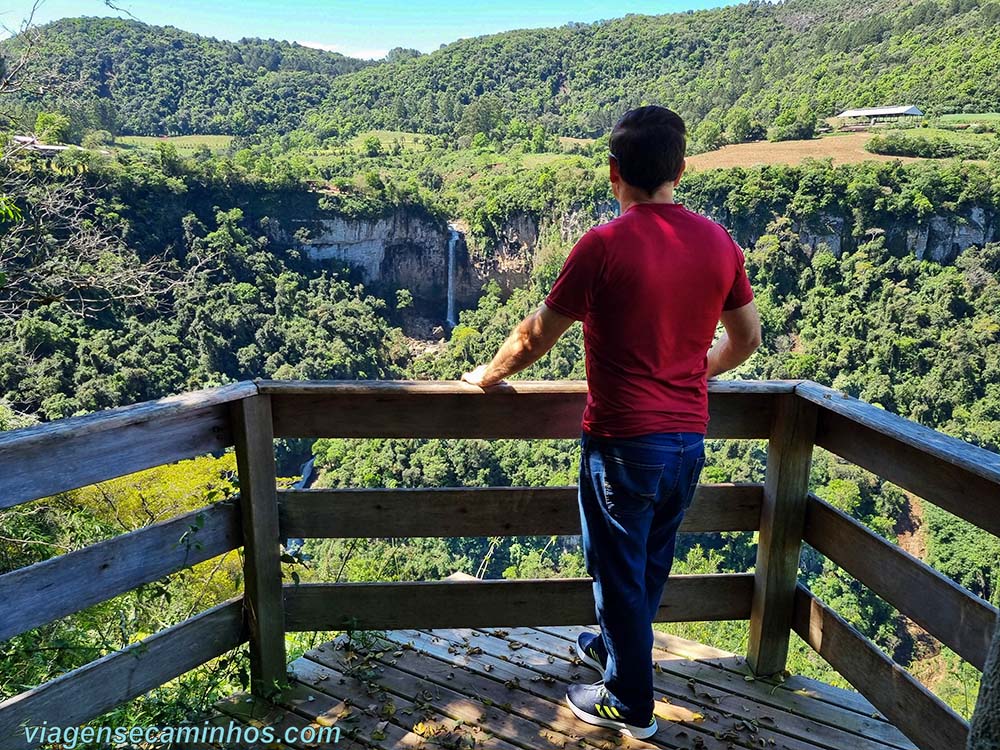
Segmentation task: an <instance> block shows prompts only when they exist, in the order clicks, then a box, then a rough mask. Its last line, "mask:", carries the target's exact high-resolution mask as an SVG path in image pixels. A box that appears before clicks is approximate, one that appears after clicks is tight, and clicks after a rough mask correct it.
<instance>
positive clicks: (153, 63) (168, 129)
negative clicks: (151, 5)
mask: <svg viewBox="0 0 1000 750" xmlns="http://www.w3.org/2000/svg"><path fill="white" fill-rule="evenodd" d="M36 33H37V35H38V41H37V45H38V46H37V53H36V57H35V60H34V65H35V67H36V70H38V71H44V76H45V77H49V78H51V77H55V78H57V79H59V80H61V81H65V82H68V83H69V84H70V86H71V88H70V95H69V96H68V97H67V98H66V99H63V100H61V101H59V102H52V101H51V100H49V99H45V100H44V101H41V102H39V101H35V100H32V99H31V98H27V97H26V100H25V101H24V104H25V105H26V106H27V107H28V109H29V110H31V109H37V108H39V107H42V106H45V107H52V106H53V105H54V104H56V105H59V106H60V107H61V108H65V109H69V110H70V111H72V112H73V113H74V114H76V115H77V117H75V118H74V119H83V120H89V124H90V126H91V127H95V128H102V129H105V130H110V131H112V132H115V133H122V134H135V135H163V134H188V133H222V134H232V135H240V134H246V133H251V132H255V131H257V130H259V129H261V128H267V127H272V128H274V129H276V130H280V131H285V130H289V129H291V128H293V127H296V126H297V125H298V124H299V123H300V122H301V119H302V117H303V116H304V115H305V113H306V112H308V111H309V110H310V109H312V108H314V107H315V106H316V105H318V104H319V103H320V101H321V100H322V98H323V95H324V93H325V91H326V89H327V88H328V87H329V84H330V81H331V80H332V79H333V78H334V77H336V76H339V75H341V74H344V73H350V72H352V71H356V70H359V69H361V68H364V67H368V66H370V65H373V63H372V62H370V61H366V60H356V59H354V58H350V57H345V56H344V55H341V54H338V53H335V52H327V51H324V50H318V49H311V48H308V47H303V46H301V45H298V44H295V43H289V42H283V41H275V40H273V39H242V40H240V41H239V42H228V41H220V40H218V39H213V38H208V37H203V36H198V35H197V34H191V33H188V32H186V31H181V30H179V29H176V28H173V27H169V26H166V27H163V26H149V25H146V24H144V23H140V22H138V21H131V20H123V19H117V18H68V19H63V20H60V21H55V22H53V23H50V24H47V25H45V26H42V27H40V28H39V29H37V32H36ZM21 43H23V40H18V39H16V38H15V39H13V40H9V41H7V42H5V43H4V44H3V45H0V55H4V56H14V55H16V54H17V52H18V45H19V44H21Z"/></svg>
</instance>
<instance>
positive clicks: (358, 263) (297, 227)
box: [268, 209, 485, 320]
mask: <svg viewBox="0 0 1000 750" xmlns="http://www.w3.org/2000/svg"><path fill="white" fill-rule="evenodd" d="M268 231H269V234H270V235H271V239H272V240H273V241H275V242H277V243H279V244H283V245H290V246H297V247H299V248H301V249H302V250H303V251H304V253H305V254H306V257H308V258H310V259H312V260H313V261H315V262H316V263H319V264H330V265H346V266H350V267H351V268H352V269H354V270H355V271H357V272H358V273H359V275H360V276H361V278H362V280H363V281H364V282H365V284H366V285H368V286H370V287H371V288H372V289H373V290H375V291H376V292H378V293H381V294H386V295H388V294H390V293H392V292H394V291H395V290H396V289H408V290H409V291H410V293H411V294H413V298H414V305H415V307H416V308H417V310H418V311H419V312H420V313H421V314H422V315H426V316H428V317H430V318H434V319H440V320H444V318H445V313H446V311H447V297H448V238H449V232H448V225H447V224H446V223H445V222H442V221H437V220H435V219H433V218H431V217H429V216H427V215H426V214H422V213H418V212H415V211H408V210H402V209H401V210H398V211H395V212H393V213H392V214H390V215H388V216H384V217H381V218H378V219H347V218H330V219H315V220H292V221H286V222H282V223H279V222H272V223H271V225H269V227H268ZM456 261H457V262H456V274H455V299H456V303H457V305H458V307H459V309H461V308H464V307H469V306H473V305H475V303H476V300H477V299H478V296H479V290H480V288H481V287H482V285H483V283H485V279H484V278H481V277H480V276H481V275H480V274H479V272H478V269H476V268H475V267H474V266H473V265H472V264H471V263H470V262H469V252H468V247H467V245H466V243H465V240H464V237H462V238H460V239H459V241H458V245H457V247H456Z"/></svg>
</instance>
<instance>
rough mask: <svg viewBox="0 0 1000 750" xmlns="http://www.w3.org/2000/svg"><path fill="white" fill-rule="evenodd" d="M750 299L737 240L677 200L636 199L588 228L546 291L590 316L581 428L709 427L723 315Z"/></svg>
mask: <svg viewBox="0 0 1000 750" xmlns="http://www.w3.org/2000/svg"><path fill="white" fill-rule="evenodd" d="M752 299H753V293H752V291H751V289H750V284H749V282H748V281H747V277H746V272H745V270H744V267H743V253H742V252H741V251H740V249H739V247H738V246H737V245H736V244H735V243H734V242H733V240H732V239H731V238H730V236H729V234H728V233H727V232H726V230H725V229H723V228H722V227H721V226H719V225H718V224H716V223H715V222H713V221H711V220H709V219H707V218H705V217H703V216H700V215H698V214H696V213H693V212H692V211H689V210H687V209H686V208H684V207H683V206H681V205H680V204H677V203H637V204H634V205H632V206H631V207H630V208H629V209H628V210H626V211H625V213H623V214H622V215H621V216H620V217H618V218H617V219H615V220H614V221H612V222H610V223H608V224H604V225H602V226H599V227H596V228H594V229H592V230H591V231H590V232H588V233H587V234H586V235H584V237H583V238H581V240H580V241H579V242H578V243H577V244H576V246H575V247H574V248H573V251H572V252H571V253H570V256H569V258H567V260H566V265H565V266H564V268H563V272H562V273H561V274H560V277H559V279H558V280H557V281H556V283H555V285H554V287H553V289H552V292H551V293H550V294H549V296H548V298H547V299H546V301H545V302H546V305H547V306H548V307H550V308H552V309H553V310H555V311H556V312H559V313H561V314H563V315H566V316H568V317H571V318H574V319H577V320H582V321H583V324H584V337H585V343H586V349H587V380H588V383H589V390H590V396H589V398H588V402H587V410H586V412H585V414H584V420H583V428H584V430H585V431H586V432H587V433H589V434H592V435H596V436H601V437H629V436H634V435H643V434H650V433H657V432H702V433H703V432H705V429H706V425H707V421H708V402H707V395H706V379H707V378H706V370H707V365H706V362H707V360H706V353H707V351H708V348H709V346H710V345H711V343H712V338H713V336H714V333H715V329H716V325H717V323H718V321H719V316H720V314H721V313H722V311H723V310H731V309H735V308H738V307H742V306H743V305H746V304H748V303H749V302H750V301H751V300H752Z"/></svg>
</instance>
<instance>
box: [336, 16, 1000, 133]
mask: <svg viewBox="0 0 1000 750" xmlns="http://www.w3.org/2000/svg"><path fill="white" fill-rule="evenodd" d="M998 20H1000V3H997V2H995V0H951V2H945V3H941V2H935V0H921V1H920V2H919V3H917V4H912V3H911V2H908V1H907V0H879V1H878V2H874V3H870V4H864V5H858V4H856V3H851V2H844V0H789V2H785V3H778V4H771V3H761V2H753V3H748V4H743V5H737V6H732V7H726V8H720V9H715V10H707V11H699V12H690V13H683V14H673V15H663V16H634V15H633V16H626V17H625V18H621V19H616V20H611V21H606V22H599V23H595V24H569V25H566V26H562V27H560V28H554V29H541V30H530V31H513V32H508V33H504V34H497V35H493V36H485V37H479V38H475V39H465V40H461V41H458V42H456V43H454V44H451V45H449V46H447V47H445V48H443V49H441V50H439V51H436V52H434V53H433V54H430V55H426V56H423V57H419V58H416V59H410V60H404V61H401V62H399V63H398V64H396V65H393V66H383V67H377V68H372V69H368V70H363V71H360V72H358V73H355V74H352V75H350V76H345V77H343V78H340V79H338V80H337V81H335V83H334V85H333V86H332V88H331V90H330V95H329V96H328V97H327V102H326V104H325V105H324V112H326V113H328V114H329V115H330V116H331V117H332V118H333V119H335V120H336V119H340V118H344V117H347V118H350V119H353V120H354V121H357V122H360V123H362V124H363V125H364V126H371V127H382V128H395V129H403V130H418V131H423V132H428V131H430V132H455V131H457V132H459V133H467V134H473V133H475V132H477V131H484V132H487V134H489V130H490V129H491V128H492V127H496V126H497V125H498V124H499V123H501V122H505V121H506V120H508V119H510V118H511V117H514V118H520V119H522V120H526V121H529V122H531V121H538V122H541V123H542V124H544V125H545V126H546V127H547V128H548V129H549V130H550V131H553V132H557V133H559V134H563V135H576V136H580V135H584V136H586V135H598V134H600V133H602V132H605V131H607V130H608V128H609V127H610V126H611V125H612V124H613V123H614V121H615V120H616V118H617V117H618V116H619V115H620V113H621V112H622V111H623V110H625V109H627V108H628V107H630V106H635V105H639V104H642V103H644V102H657V103H664V104H667V105H669V106H671V107H672V108H674V109H676V110H677V111H679V112H680V113H681V114H682V115H683V116H684V117H685V118H687V119H689V120H691V121H692V122H693V123H699V122H702V121H706V120H707V121H708V123H709V124H708V125H705V124H701V125H700V126H699V127H697V128H696V131H695V140H696V141H701V142H705V143H706V145H707V146H708V147H711V142H712V141H713V139H716V138H717V137H718V131H719V130H720V129H721V130H737V131H740V135H743V136H745V135H746V134H747V133H749V132H752V131H753V130H755V129H756V130H760V129H761V128H762V127H764V126H767V125H769V124H771V123H774V122H776V121H777V122H779V123H781V122H783V121H782V120H781V119H780V118H781V117H782V116H784V119H785V120H788V121H789V122H792V121H794V120H795V118H796V117H799V116H800V115H801V111H802V110H804V111H805V112H807V113H809V112H811V113H812V114H814V115H818V116H827V115H830V114H834V113H835V112H837V111H839V110H840V108H842V107H846V106H848V105H855V106H865V105H875V104H883V103H886V102H904V101H905V102H916V103H919V104H920V106H921V107H922V108H924V109H925V111H927V112H929V113H931V114H938V113H943V112H954V111H963V110H968V111H985V110H987V109H994V108H996V107H997V105H998V104H1000V79H997V77H996V76H995V75H994V71H995V66H996V60H997V59H998V57H1000V24H998ZM735 140H737V141H739V140H745V137H737V138H736V139H735Z"/></svg>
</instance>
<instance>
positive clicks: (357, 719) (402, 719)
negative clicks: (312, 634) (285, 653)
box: [292, 641, 572, 750]
mask: <svg viewBox="0 0 1000 750" xmlns="http://www.w3.org/2000/svg"><path fill="white" fill-rule="evenodd" d="M380 643H385V645H386V646H387V647H388V648H390V649H392V650H394V651H395V650H396V646H395V644H394V643H391V642H388V641H380ZM318 653H319V654H320V655H323V656H324V657H327V661H326V663H320V662H319V661H313V660H312V659H311V658H310V656H312V655H313V654H310V655H307V656H305V657H303V658H301V659H296V660H295V661H294V662H293V663H292V669H293V670H294V674H295V679H296V680H298V681H302V682H305V683H306V684H308V685H309V686H310V687H312V688H313V689H314V690H315V691H317V692H318V695H317V699H316V700H313V701H308V702H306V703H301V702H300V703H299V704H298V706H299V710H305V711H306V712H308V714H312V713H313V712H314V711H316V709H317V708H319V709H321V710H322V709H325V711H324V714H322V716H323V717H324V718H327V720H331V719H333V720H335V719H337V718H338V717H340V716H342V715H344V714H347V715H348V716H351V717H353V720H352V721H351V722H350V724H345V731H346V727H348V726H351V727H352V728H354V729H355V732H356V736H358V737H363V738H370V737H371V736H372V735H373V734H374V730H376V729H377V728H379V727H381V731H382V733H383V734H385V735H386V736H387V737H386V739H388V735H389V734H390V732H392V730H393V729H395V730H396V732H397V733H398V734H403V735H404V736H403V737H399V738H398V739H397V744H388V743H385V742H384V741H383V742H381V743H378V742H376V743H374V744H376V745H384V746H386V747H401V746H406V745H409V746H411V747H421V746H423V747H428V748H434V747H444V748H450V747H453V748H478V747H489V748H496V750H516V748H519V747H525V745H523V744H522V745H515V744H512V743H511V742H508V741H507V740H505V739H504V738H503V736H501V735H504V734H506V735H508V736H509V735H511V734H515V735H520V736H523V737H524V738H525V739H526V740H528V742H529V744H527V747H528V748H530V750H540V748H543V747H550V748H553V750H556V748H561V747H564V746H568V745H569V744H570V742H572V740H570V738H569V737H568V736H565V735H561V736H552V737H548V738H546V737H545V736H544V734H543V732H542V731H541V730H542V727H540V726H539V725H531V724H528V723H527V722H523V723H522V722H517V721H515V722H513V723H512V722H511V717H510V716H509V714H508V713H506V712H504V711H503V710H502V709H501V708H499V707H497V706H488V705H485V704H483V703H480V702H479V701H478V700H477V699H476V698H475V697H468V696H465V695H462V694H461V693H459V692H458V691H457V690H453V689H451V686H450V685H446V686H434V689H433V690H432V691H431V690H428V683H427V682H426V681H424V680H420V679H415V678H413V677H412V676H410V675H407V674H405V673H403V672H402V671H394V672H392V673H390V675H389V678H388V679H386V680H383V679H381V675H380V674H379V675H373V676H372V678H371V680H368V679H365V678H364V677H363V676H361V675H358V674H356V673H355V671H354V670H352V669H351V668H350V665H344V664H343V663H342V661H341V660H338V659H337V658H336V656H335V654H336V653H337V652H336V651H335V650H334V649H332V648H331V649H326V650H324V651H322V652H318ZM418 659H421V657H419V656H418V655H417V654H416V652H415V651H412V650H409V649H407V650H405V651H404V652H403V653H402V654H401V655H400V656H399V657H395V656H393V657H391V658H390V660H389V664H390V667H394V666H396V665H397V664H399V663H400V662H413V661H416V660H418ZM421 660H422V659H421ZM334 664H336V665H337V666H338V667H340V668H339V669H337V668H335V667H334V666H333V665H334ZM370 664H371V666H372V667H374V668H377V667H378V666H380V665H379V663H378V662H376V661H371V662H370ZM324 695H326V696H327V700H325V701H324V699H323V697H324ZM338 698H343V699H344V700H338ZM347 701H350V703H348V702H347ZM317 703H318V704H319V706H317V705H316V704H317ZM390 707H391V709H394V710H392V711H391V712H390V710H389V708H390ZM345 718H346V717H345ZM416 724H422V725H423V727H424V731H423V733H422V734H423V737H425V738H426V739H421V737H420V736H417V735H414V734H413V733H412V732H408V731H406V730H407V729H410V728H412V727H413V726H414V725H416ZM492 727H496V729H493V730H492V731H491V728H492ZM512 730H513V731H512ZM369 741H371V740H369ZM558 743H566V745H561V744H558ZM338 750H339V745H338Z"/></svg>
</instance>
